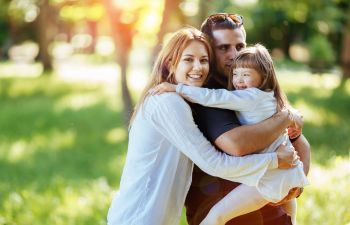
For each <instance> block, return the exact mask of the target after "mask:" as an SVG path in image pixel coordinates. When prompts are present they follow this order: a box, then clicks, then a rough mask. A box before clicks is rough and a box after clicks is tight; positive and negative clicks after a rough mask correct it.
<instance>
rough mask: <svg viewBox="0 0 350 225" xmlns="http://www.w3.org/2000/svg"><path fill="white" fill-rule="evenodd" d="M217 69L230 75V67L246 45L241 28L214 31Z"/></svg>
mask: <svg viewBox="0 0 350 225" xmlns="http://www.w3.org/2000/svg"><path fill="white" fill-rule="evenodd" d="M213 38H214V51H215V56H216V69H217V71H218V72H219V73H220V74H224V75H225V76H227V77H228V76H230V67H231V65H232V61H233V59H234V57H235V56H236V55H237V53H238V52H239V51H240V50H241V49H243V48H244V47H245V46H246V42H245V37H244V34H243V32H242V30H241V29H234V30H233V29H220V30H214V31H213Z"/></svg>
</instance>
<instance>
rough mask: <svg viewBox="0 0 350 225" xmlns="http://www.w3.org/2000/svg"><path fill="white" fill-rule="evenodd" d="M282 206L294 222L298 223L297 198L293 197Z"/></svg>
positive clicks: (294, 223)
mask: <svg viewBox="0 0 350 225" xmlns="http://www.w3.org/2000/svg"><path fill="white" fill-rule="evenodd" d="M282 207H283V210H284V211H285V212H286V213H287V214H288V216H290V218H291V219H292V224H293V225H297V200H296V199H295V198H294V199H291V200H290V201H288V202H287V203H286V204H283V205H282Z"/></svg>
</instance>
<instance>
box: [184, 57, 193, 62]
mask: <svg viewBox="0 0 350 225" xmlns="http://www.w3.org/2000/svg"><path fill="white" fill-rule="evenodd" d="M184 61H186V62H192V61H193V59H192V58H184Z"/></svg>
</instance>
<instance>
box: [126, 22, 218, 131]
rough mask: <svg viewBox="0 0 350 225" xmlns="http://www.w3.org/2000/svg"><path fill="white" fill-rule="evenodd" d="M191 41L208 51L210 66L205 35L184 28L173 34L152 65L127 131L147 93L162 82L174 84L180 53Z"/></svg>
mask: <svg viewBox="0 0 350 225" xmlns="http://www.w3.org/2000/svg"><path fill="white" fill-rule="evenodd" d="M191 41H199V42H201V43H203V44H204V46H205V48H206V49H207V51H208V56H209V63H210V65H211V64H212V63H211V62H212V59H213V53H212V49H211V47H210V44H209V41H208V39H207V38H206V37H205V35H204V34H203V33H202V32H201V31H199V30H198V29H196V28H193V27H186V28H182V29H180V30H179V31H177V32H175V33H174V34H173V36H172V37H171V38H170V40H169V41H168V43H167V44H166V45H165V46H164V47H163V48H162V50H161V51H160V52H159V54H158V57H157V59H156V61H155V63H154V66H153V69H152V72H151V78H150V81H149V82H148V84H147V85H146V87H145V88H144V90H143V92H142V94H141V97H140V100H139V102H138V103H137V104H136V106H135V110H134V112H133V115H132V117H131V119H130V123H129V129H130V128H131V125H132V122H133V121H134V119H135V116H136V113H137V112H138V110H139V109H140V107H141V106H142V105H143V103H144V101H145V99H146V98H147V96H148V95H149V93H148V91H149V90H150V89H151V88H153V87H155V86H156V85H158V84H160V83H162V82H169V83H172V84H176V83H177V82H176V80H175V76H174V73H175V69H176V67H177V65H178V63H179V61H180V58H181V55H182V52H183V51H184V50H185V48H186V47H187V46H188V44H189V43H190V42H191Z"/></svg>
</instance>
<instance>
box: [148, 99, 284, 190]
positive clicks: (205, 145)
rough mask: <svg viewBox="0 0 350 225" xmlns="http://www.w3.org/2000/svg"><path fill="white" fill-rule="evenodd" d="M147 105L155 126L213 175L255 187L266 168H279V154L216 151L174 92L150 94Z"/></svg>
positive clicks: (173, 143)
mask: <svg viewBox="0 0 350 225" xmlns="http://www.w3.org/2000/svg"><path fill="white" fill-rule="evenodd" d="M145 104H147V105H145V108H146V107H147V109H148V110H145V111H146V113H145V115H146V119H147V120H149V121H150V122H151V124H152V125H153V126H154V128H155V129H156V130H158V131H159V132H160V133H161V134H162V135H163V136H164V137H165V138H166V139H167V140H168V141H169V142H170V143H171V144H172V145H174V146H175V147H176V148H177V149H178V150H180V151H181V152H182V153H183V154H185V155H186V156H187V157H188V158H189V159H191V160H192V161H193V162H194V163H195V164H196V165H197V166H198V167H199V168H200V169H201V170H203V171H204V172H206V173H208V174H210V175H212V176H219V177H221V178H224V179H227V180H231V181H236V182H240V183H243V184H246V185H251V186H255V185H256V184H257V182H258V181H259V180H260V178H261V177H262V176H263V175H264V174H265V172H266V170H268V169H274V168H277V165H278V162H277V155H276V153H266V154H255V155H248V156H244V157H234V156H229V155H227V154H225V153H222V152H219V151H217V150H216V149H215V148H214V147H213V146H212V145H211V144H210V143H209V141H207V140H206V139H205V138H204V136H203V134H202V133H201V132H200V131H199V129H198V127H197V126H196V125H195V123H194V121H193V118H192V114H191V110H190V107H189V106H188V105H187V104H186V103H185V101H184V100H183V99H182V98H181V97H180V96H178V95H176V94H174V93H167V94H162V95H159V96H151V97H149V99H148V100H147V103H145Z"/></svg>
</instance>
